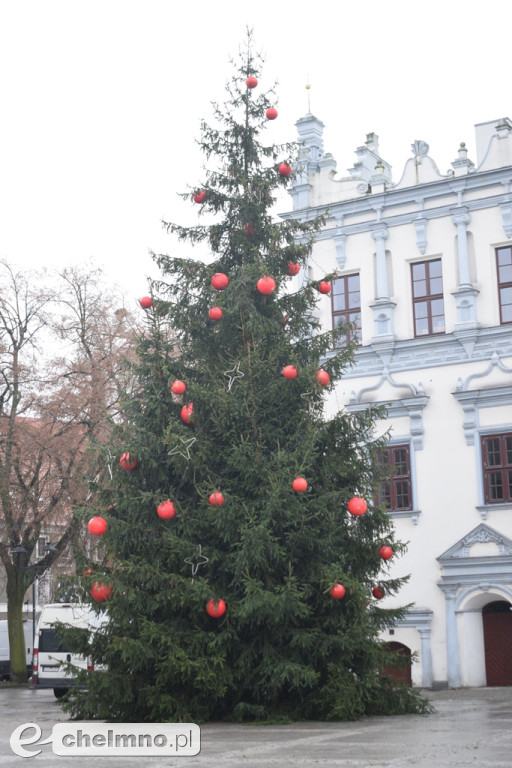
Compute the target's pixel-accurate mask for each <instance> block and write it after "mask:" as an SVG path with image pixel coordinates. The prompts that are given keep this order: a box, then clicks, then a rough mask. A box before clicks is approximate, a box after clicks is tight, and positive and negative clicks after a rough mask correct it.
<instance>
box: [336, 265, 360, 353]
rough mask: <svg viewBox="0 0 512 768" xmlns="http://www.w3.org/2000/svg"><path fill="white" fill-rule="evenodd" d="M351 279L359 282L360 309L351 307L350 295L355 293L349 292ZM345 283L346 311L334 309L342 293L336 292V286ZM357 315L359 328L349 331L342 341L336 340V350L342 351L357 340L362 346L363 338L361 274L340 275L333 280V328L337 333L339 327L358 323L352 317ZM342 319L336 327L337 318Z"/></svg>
mask: <svg viewBox="0 0 512 768" xmlns="http://www.w3.org/2000/svg"><path fill="white" fill-rule="evenodd" d="M351 277H357V280H358V293H359V306H358V307H355V308H354V307H350V306H349V303H350V302H349V295H350V293H353V291H349V290H348V281H349V278H351ZM342 281H343V286H344V290H343V295H344V297H345V309H336V310H335V309H334V300H335V296H338V295H340V292H337V291H336V284H337V283H340V282H342ZM351 315H352V316H354V315H356V316H357V317H359V324H358V327H356V328H355V329H350V328H349V329H348V330H347V332H346V334H345V335H344V336H343V337H341V338H340V339H338V340H336V342H335V348H336V349H342V348H343V347H346V346H348V345H349V344H350V343H351V342H352V341H353V340H355V342H356V344H361V336H362V323H361V275H360V273H359V272H351V273H350V274H347V275H340V276H339V277H337V278H336V279H335V280H333V284H332V291H331V319H332V328H333V330H334V331H335V330H336V329H337V328H338V327H339V325H346V324H350V323H353V322H356V321H355V320H354V319H351V318H350V316H351ZM337 317H341V318H343V320H342V322H341V323H339V325H336V318H337Z"/></svg>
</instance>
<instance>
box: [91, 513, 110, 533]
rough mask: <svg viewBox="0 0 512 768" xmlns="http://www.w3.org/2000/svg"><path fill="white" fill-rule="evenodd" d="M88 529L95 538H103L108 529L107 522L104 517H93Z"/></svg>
mask: <svg viewBox="0 0 512 768" xmlns="http://www.w3.org/2000/svg"><path fill="white" fill-rule="evenodd" d="M87 528H88V529H89V533H92V535H93V536H103V534H104V533H105V531H106V530H107V528H108V526H107V521H106V520H105V518H104V517H91V519H90V520H89V522H88V523H87Z"/></svg>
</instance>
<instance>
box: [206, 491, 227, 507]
mask: <svg viewBox="0 0 512 768" xmlns="http://www.w3.org/2000/svg"><path fill="white" fill-rule="evenodd" d="M208 501H209V502H210V504H211V505H212V507H220V506H222V504H224V496H223V495H222V493H221V492H220V491H215V492H214V493H211V494H210V498H209V499H208Z"/></svg>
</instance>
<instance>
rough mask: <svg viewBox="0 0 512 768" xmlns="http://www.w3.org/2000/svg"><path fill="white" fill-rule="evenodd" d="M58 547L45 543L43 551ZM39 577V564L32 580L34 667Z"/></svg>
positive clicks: (45, 552)
mask: <svg viewBox="0 0 512 768" xmlns="http://www.w3.org/2000/svg"><path fill="white" fill-rule="evenodd" d="M55 550H56V547H54V546H53V545H52V544H50V542H48V544H45V545H44V547H43V548H42V550H41V551H42V552H43V553H44V554H48V552H55ZM43 573H44V571H42V572H41V575H42V574H43ZM38 579H39V573H38V571H37V566H36V569H35V576H34V580H33V582H32V668H33V667H34V646H35V644H36V591H37V590H36V585H37V582H38Z"/></svg>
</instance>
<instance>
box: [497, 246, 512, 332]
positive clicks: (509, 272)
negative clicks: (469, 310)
mask: <svg viewBox="0 0 512 768" xmlns="http://www.w3.org/2000/svg"><path fill="white" fill-rule="evenodd" d="M496 266H497V271H498V299H499V305H500V323H501V325H503V324H504V323H512V248H511V247H510V246H507V247H506V248H496Z"/></svg>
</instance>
